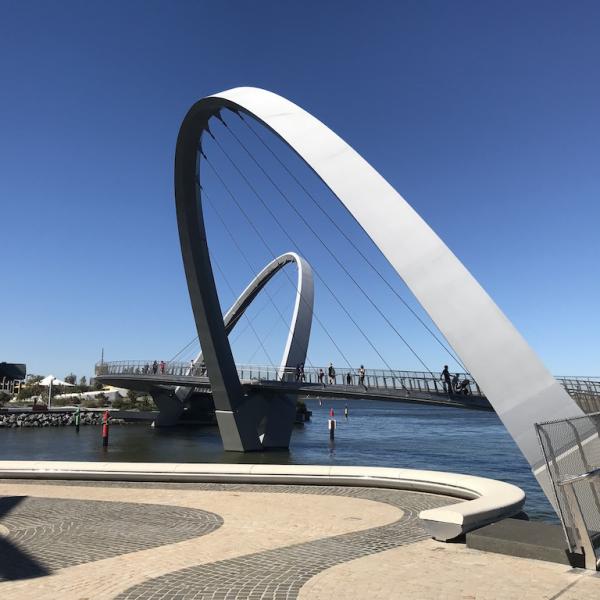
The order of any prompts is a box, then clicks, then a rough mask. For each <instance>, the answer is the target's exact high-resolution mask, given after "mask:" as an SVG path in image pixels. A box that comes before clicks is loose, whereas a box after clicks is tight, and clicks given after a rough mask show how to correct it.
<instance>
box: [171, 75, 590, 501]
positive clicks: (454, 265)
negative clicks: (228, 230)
mask: <svg viewBox="0 0 600 600" xmlns="http://www.w3.org/2000/svg"><path fill="white" fill-rule="evenodd" d="M223 108H228V109H231V110H233V111H241V112H243V113H246V114H248V115H250V116H252V117H253V118H254V119H256V120H257V121H258V122H260V123H261V124H263V125H264V126H266V127H267V128H268V129H270V130H271V131H272V132H274V133H275V134H277V135H278V136H279V137H280V138H281V139H282V140H283V141H284V142H286V143H287V144H288V145H289V146H290V147H291V148H292V149H293V150H294V151H295V152H296V153H297V154H298V155H299V156H300V157H301V158H302V159H303V160H304V162H306V163H307V165H308V166H309V167H310V168H311V169H312V170H313V171H314V172H315V173H316V174H317V175H318V176H319V177H320V178H321V180H322V181H323V182H324V183H325V185H326V186H327V187H328V188H329V189H330V190H331V191H332V192H333V193H334V194H335V195H336V196H337V197H338V199H339V200H340V201H341V202H342V203H343V204H344V206H345V207H346V208H347V209H348V210H349V211H350V213H351V214H352V215H353V216H354V217H355V219H356V220H357V221H358V223H359V224H360V225H361V226H362V228H363V229H364V230H365V231H366V233H367V234H368V235H369V236H370V237H371V239H372V240H373V241H374V243H375V244H376V245H377V246H378V247H379V249H380V250H381V252H382V253H383V254H384V256H385V257H386V258H387V260H388V261H389V262H390V264H391V265H392V266H393V267H394V269H395V270H396V272H397V273H398V274H399V275H400V277H401V278H402V279H403V280H404V282H405V283H406V284H407V285H408V287H409V288H410V289H411V291H412V293H413V294H414V295H415V297H416V298H417V300H418V301H419V302H420V303H421V305H422V306H423V308H424V309H425V310H426V311H427V313H428V314H429V315H430V317H431V318H432V320H433V321H434V322H435V323H436V325H437V327H438V328H439V329H440V331H441V332H442V334H443V335H444V336H445V338H446V339H447V340H448V342H449V343H450V345H451V346H452V347H453V349H454V350H455V351H456V353H457V354H458V355H459V356H460V358H461V360H462V361H463V363H464V364H465V365H466V366H467V368H468V369H469V371H470V372H471V373H472V374H473V375H474V377H475V379H476V380H477V382H478V383H479V385H480V387H481V388H482V389H483V390H484V392H485V394H486V396H487V397H488V399H489V400H490V402H491V404H492V406H493V407H494V409H495V410H496V413H497V414H498V415H499V417H500V418H501V420H502V421H503V423H504V425H505V426H506V428H507V429H508V431H509V433H510V434H511V436H512V437H513V439H514V440H515V442H516V443H517V445H518V446H519V448H520V449H521V451H522V452H523V454H524V455H525V457H526V458H527V460H528V461H529V463H530V465H531V466H532V468H533V469H534V472H535V473H536V476H537V477H538V480H540V483H542V485H543V486H545V485H546V483H547V482H546V481H545V480H544V478H545V469H544V468H543V464H544V462H543V457H542V454H541V450H540V447H539V444H538V441H537V439H536V435H535V431H534V423H535V422H537V421H542V420H548V419H558V418H563V417H566V416H576V415H580V414H582V412H581V410H580V409H579V407H578V406H577V405H576V403H575V402H574V401H573V400H572V399H571V398H570V396H569V395H568V394H567V393H566V392H565V390H564V389H563V388H562V386H561V385H560V384H559V383H558V382H557V381H556V380H555V379H554V377H553V376H552V375H551V374H550V373H549V372H548V371H547V369H546V368H545V367H544V365H543V364H542V362H541V361H540V359H539V358H538V357H537V355H536V354H535V353H534V352H533V350H532V349H531V348H530V347H529V346H528V344H527V343H526V341H525V340H524V339H523V337H522V336H521V335H520V334H519V332H518V331H517V330H516V329H515V327H514V326H513V325H512V324H511V323H510V321H509V320H508V319H507V317H506V316H505V315H504V314H503V313H502V312H501V311H500V309H499V308H498V307H497V306H496V304H495V303H494V302H493V300H492V299H491V298H490V297H489V295H488V294H487V293H486V292H485V291H484V290H483V288H482V287H481V286H480V285H479V283H478V282H477V281H476V280H475V278H474V277H473V276H472V275H471V274H470V273H469V271H468V270H467V269H466V268H465V267H464V265H463V264H462V263H461V262H460V261H459V260H458V258H457V257H456V256H455V255H454V254H453V253H452V252H451V251H450V250H449V249H448V247H447V246H446V245H445V244H444V242H443V241H442V240H441V239H440V238H439V237H438V236H437V235H436V234H435V232H434V231H433V230H432V229H431V228H430V227H429V226H428V225H427V223H425V221H424V220H423V219H422V218H421V217H420V216H419V215H418V214H417V212H416V211H415V210H414V209H413V208H412V207H411V206H410V205H409V204H408V203H407V202H406V201H405V200H404V199H403V198H402V196H401V195H400V194H399V193H398V192H397V191H396V190H395V189H394V188H393V187H392V186H391V185H390V184H389V183H388V182H387V181H386V180H385V179H384V178H383V177H382V176H381V175H380V174H379V173H378V172H377V171H376V170H375V169H374V168H373V167H372V166H371V165H369V163H368V162H367V161H365V160H364V159H363V158H362V157H361V156H360V155H359V154H358V153H357V152H356V151H355V150H354V149H353V148H351V147H350V146H349V145H348V144H347V143H346V142H344V141H343V140H342V139H341V138H340V137H339V136H338V135H336V134H335V133H334V132H333V131H331V130H330V129H329V128H328V127H327V126H325V125H324V124H323V123H321V122H320V121H319V120H318V119H316V118H315V117H313V116H312V115H310V114H309V113H307V112H306V111H304V110H303V109H302V108H300V107H299V106H297V105H295V104H294V103H292V102H290V101H289V100H287V99H285V98H282V97H281V96H278V95H277V94H274V93H272V92H269V91H266V90H262V89H258V88H251V87H241V88H234V89H231V90H227V91H225V92H221V93H219V94H215V95H213V96H209V97H207V98H204V99H202V100H200V101H198V102H197V103H196V104H194V105H193V106H192V107H191V108H190V110H189V112H188V113H187V115H186V117H185V118H184V120H183V123H182V125H181V129H180V132H179V137H178V141H177V150H176V157H175V196H176V205H177V218H178V225H179V232H180V241H181V248H182V256H183V261H184V265H185V271H186V276H187V281H188V289H189V292H190V298H191V301H192V308H193V310H194V316H195V320H196V326H197V328H198V334H199V336H200V339H201V343H202V346H203V348H205V355H206V364H207V368H208V374H209V376H210V378H211V382H212V384H213V389H214V390H215V399H216V398H217V397H218V399H219V400H218V402H219V404H220V405H222V406H225V407H228V408H227V410H229V411H232V412H235V411H236V410H237V408H236V407H240V406H242V405H243V403H244V398H243V395H242V391H241V386H240V383H239V380H238V378H237V374H236V373H235V365H234V364H233V357H232V355H231V350H230V348H229V346H228V343H227V337H226V335H225V330H224V327H223V322H222V319H221V316H220V314H221V313H220V311H219V306H218V299H217V297H216V292H215V290H214V282H213V275H212V269H211V266H210V260H209V257H208V249H207V247H206V238H205V235H204V226H203V220H202V210H201V207H200V202H199V200H201V189H200V187H199V177H200V175H201V173H200V167H199V164H200V161H199V160H198V157H197V151H198V148H199V145H200V143H201V136H202V134H203V132H204V131H207V130H208V127H209V120H210V118H211V117H213V116H215V115H218V114H219V111H220V110H221V109H223ZM236 422H237V421H236ZM240 423H241V421H240ZM546 491H547V495H549V497H551V494H550V493H549V492H548V490H547V488H546Z"/></svg>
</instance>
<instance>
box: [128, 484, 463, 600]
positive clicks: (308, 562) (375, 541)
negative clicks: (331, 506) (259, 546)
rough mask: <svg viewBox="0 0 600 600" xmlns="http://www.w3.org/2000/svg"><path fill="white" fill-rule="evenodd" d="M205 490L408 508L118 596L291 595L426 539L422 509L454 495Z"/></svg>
mask: <svg viewBox="0 0 600 600" xmlns="http://www.w3.org/2000/svg"><path fill="white" fill-rule="evenodd" d="M197 485H199V486H200V487H202V488H204V489H213V490H214V489H228V490H232V489H237V490H239V491H245V492H248V491H262V492H266V491H269V492H294V493H306V494H328V495H337V496H351V497H355V498H364V499H367V500H374V501H377V502H385V503H387V504H391V505H392V506H395V507H397V508H401V509H402V510H403V511H404V514H403V516H402V518H400V519H398V520H397V521H395V522H394V523H391V524H389V525H385V526H382V527H375V528H372V529H367V530H364V531H359V532H354V533H348V534H343V535H338V536H333V537H329V538H324V539H320V540H316V541H312V542H305V543H301V544H295V545H292V546H287V547H283V548H276V549H273V550H267V551H265V552H257V553H254V554H247V555H244V556H241V557H238V558H234V559H230V560H223V561H218V562H213V563H210V564H205V565H198V566H194V567H189V568H186V569H182V570H179V571H175V572H172V573H169V574H167V575H163V576H161V577H157V578H154V579H150V580H148V581H146V582H144V583H142V584H140V585H136V586H134V587H132V588H130V589H129V590H126V591H125V592H124V593H122V594H120V595H119V596H118V599H119V600H150V599H153V600H157V599H158V598H161V599H163V600H192V599H193V600H208V599H211V600H212V599H214V600H216V599H223V600H234V599H235V600H241V599H248V600H266V599H272V600H291V599H292V598H297V596H298V593H299V591H300V588H301V587H302V585H304V583H306V581H308V580H309V579H310V578H311V577H313V576H314V575H316V574H318V573H320V572H321V571H323V570H325V569H328V568H329V567H332V566H334V565H337V564H340V563H343V562H347V561H350V560H353V559H355V558H359V557H362V556H367V555H370V554H375V553H377V552H381V551H383V550H389V549H391V548H396V547H398V546H402V545H405V544H409V543H412V542H416V541H419V540H423V539H427V538H428V537H429V535H428V534H427V532H426V531H425V530H424V529H423V528H422V527H421V525H420V523H419V519H418V518H417V514H418V513H419V512H420V511H421V510H425V509H428V508H435V507H438V506H444V505H446V504H451V503H452V502H455V499H452V498H447V497H443V496H435V495H431V494H422V493H415V492H406V491H398V490H381V489H372V488H350V487H314V486H286V485H281V486H271V485H261V486H258V485H244V484H238V485H227V486H224V485H219V484H197Z"/></svg>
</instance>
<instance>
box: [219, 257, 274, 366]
mask: <svg viewBox="0 0 600 600" xmlns="http://www.w3.org/2000/svg"><path fill="white" fill-rule="evenodd" d="M210 261H211V263H214V264H215V266H216V267H217V269H218V271H219V273H221V277H223V280H224V281H225V284H226V285H227V287H228V288H229V290H230V291H231V293H232V294H233V297H234V298H235V297H236V296H235V292H234V291H233V287H232V286H231V284H230V283H229V280H228V279H227V276H226V275H225V272H224V271H223V269H221V266H220V265H219V262H218V261H217V260H216V258H215V257H214V256H213V257H211V259H210ZM244 315H245V313H244ZM246 318H247V319H248V317H247V316H246ZM248 325H249V326H250V329H252V332H253V333H254V335H255V336H256V339H257V340H258V343H259V344H260V347H261V348H262V350H263V352H264V353H265V356H266V357H267V360H268V361H269V364H270V365H271V366H272V367H273V369H276V368H277V367H276V366H275V363H274V362H273V359H272V358H271V355H270V354H269V352H268V351H267V349H266V348H265V346H264V344H263V342H262V340H261V339H260V336H259V335H258V332H257V331H256V329H255V328H254V325H253V324H252V321H251V320H250V319H248Z"/></svg>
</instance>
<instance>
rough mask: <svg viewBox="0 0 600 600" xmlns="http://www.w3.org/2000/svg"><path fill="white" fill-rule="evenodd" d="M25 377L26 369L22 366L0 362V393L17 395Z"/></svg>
mask: <svg viewBox="0 0 600 600" xmlns="http://www.w3.org/2000/svg"><path fill="white" fill-rule="evenodd" d="M26 375H27V367H26V366H25V365H24V364H22V363H7V362H0V392H7V393H9V394H17V393H18V392H19V390H20V389H21V386H22V385H23V382H24V380H25V376H26Z"/></svg>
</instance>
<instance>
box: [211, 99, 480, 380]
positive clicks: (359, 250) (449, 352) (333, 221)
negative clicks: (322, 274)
mask: <svg viewBox="0 0 600 600" xmlns="http://www.w3.org/2000/svg"><path fill="white" fill-rule="evenodd" d="M228 110H230V111H231V112H233V113H234V114H236V115H237V116H238V117H239V118H240V119H241V121H242V122H243V123H244V125H246V127H247V128H248V129H249V130H250V131H251V132H252V133H253V134H254V136H255V137H256V138H257V139H258V140H259V141H260V143H261V144H262V145H263V146H264V147H265V148H266V150H267V151H268V152H269V153H270V154H271V155H272V156H273V158H275V160H276V161H277V162H278V163H279V164H280V165H281V166H282V167H283V169H284V170H285V171H286V172H287V173H288V175H289V176H290V177H291V178H292V179H293V180H294V181H295V182H296V184H297V185H298V186H299V187H300V188H301V189H302V190H303V191H304V193H305V194H306V195H307V196H308V197H309V198H310V200H311V201H312V203H313V204H314V205H315V206H316V207H317V208H318V209H319V211H320V212H321V213H322V214H323V215H324V216H325V217H326V218H327V220H328V221H329V222H330V223H331V224H332V225H333V226H334V227H335V229H336V230H337V231H338V233H340V234H341V235H342V236H343V237H344V239H345V240H346V241H347V242H348V243H349V244H350V245H351V246H352V247H353V248H354V250H355V251H356V252H357V253H358V254H359V256H360V257H361V258H362V259H363V260H364V261H365V262H366V263H367V265H369V267H370V268H371V269H372V270H373V271H374V272H375V273H376V275H377V276H378V277H379V278H380V279H381V281H383V282H384V283H385V285H386V286H387V287H388V288H389V290H390V291H391V292H392V293H393V294H394V295H395V296H396V297H397V298H398V300H400V302H402V304H403V305H404V306H405V307H406V308H407V309H408V310H409V312H410V313H411V314H412V315H413V317H415V319H417V321H418V322H419V323H420V324H421V325H422V326H423V327H424V328H425V329H426V330H427V332H428V333H429V334H430V335H431V336H432V337H433V339H434V340H435V341H436V342H437V343H438V344H439V345H440V346H441V347H442V348H443V349H444V351H445V352H446V353H447V354H448V355H449V356H450V357H451V358H452V359H454V360H455V361H456V363H457V364H459V365H460V366H461V367H462V368H463V369H464V371H465V372H466V373H467V372H468V370H467V368H466V366H465V365H464V363H463V362H462V361H461V359H460V358H459V357H458V356H457V355H456V354H455V353H454V352H453V351H452V350H451V349H450V348H448V346H446V344H444V342H442V340H440V339H439V337H438V336H437V335H436V334H435V332H434V331H433V330H432V329H431V328H430V327H429V326H428V325H427V323H425V321H423V319H422V318H421V317H420V315H419V314H418V313H417V312H416V311H415V310H414V309H413V308H412V307H411V306H410V304H408V302H407V301H406V300H405V299H404V298H403V297H402V296H401V295H400V293H399V292H398V291H397V290H396V289H395V288H394V286H392V284H391V283H390V282H389V281H388V280H387V279H386V277H385V276H384V275H383V274H382V273H381V271H380V270H379V269H378V268H377V267H376V266H375V265H374V264H373V262H372V261H371V260H370V259H369V258H368V257H367V256H366V255H365V254H364V252H363V251H362V250H361V249H360V248H359V247H358V246H357V245H356V244H355V243H354V241H353V240H352V238H351V237H350V236H349V235H348V234H347V233H346V232H345V231H344V230H343V229H342V228H341V227H340V226H339V225H338V224H337V223H336V221H335V219H333V218H332V216H331V215H330V214H329V213H328V212H327V211H326V210H325V209H324V208H323V207H322V206H321V205H320V203H319V202H318V201H317V199H316V198H315V197H314V195H313V194H312V193H311V192H310V190H308V189H307V188H306V186H305V185H304V184H303V183H302V182H301V181H300V179H298V177H296V175H295V174H294V172H293V171H292V170H291V169H290V168H289V167H288V166H287V165H286V164H285V163H284V162H283V161H282V160H281V158H279V156H278V155H277V154H276V153H275V152H274V151H273V150H272V149H271V147H270V146H269V145H268V144H267V143H266V142H265V140H264V139H263V138H262V136H261V135H259V134H258V132H257V131H256V130H255V129H254V127H252V126H251V125H250V123H249V122H248V121H247V120H246V119H245V118H244V115H243V114H242V113H241V112H239V111H235V110H233V109H228ZM222 122H223V124H224V125H226V126H227V124H226V123H225V121H223V120H222ZM230 132H231V133H232V134H233V132H232V131H231V130H230ZM240 143H241V142H240ZM347 212H349V211H347ZM350 215H351V216H352V218H353V219H354V220H355V221H356V219H355V218H354V216H353V215H352V214H351V213H350ZM359 225H360V224H359ZM428 370H429V369H428Z"/></svg>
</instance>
